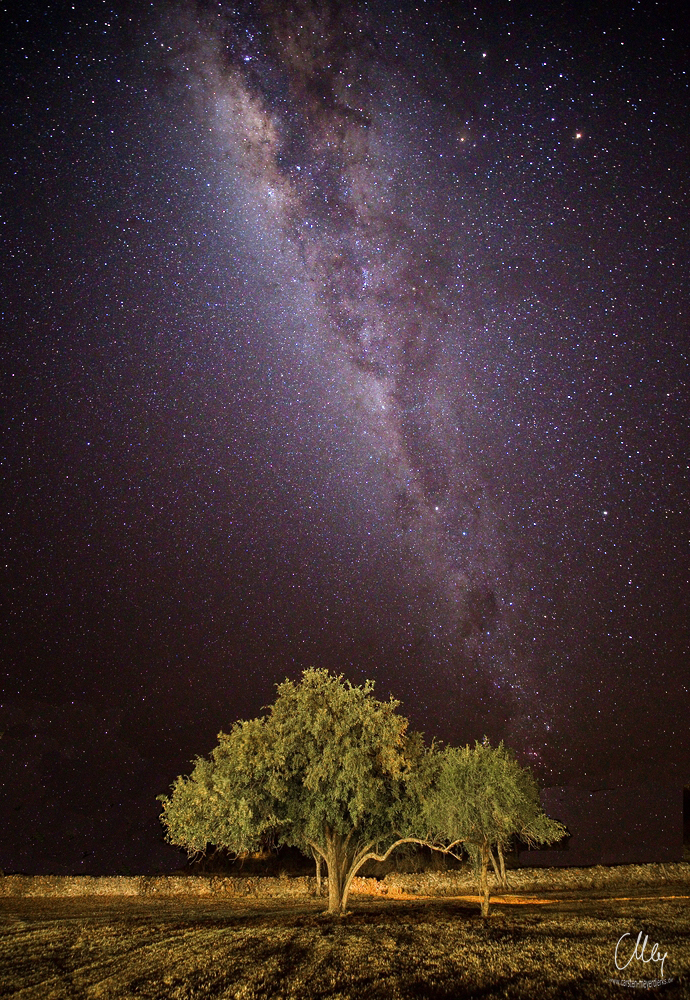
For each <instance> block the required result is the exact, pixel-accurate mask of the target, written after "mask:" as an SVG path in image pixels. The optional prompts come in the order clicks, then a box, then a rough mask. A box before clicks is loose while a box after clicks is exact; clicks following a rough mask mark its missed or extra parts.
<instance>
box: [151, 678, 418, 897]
mask: <svg viewBox="0 0 690 1000" xmlns="http://www.w3.org/2000/svg"><path fill="white" fill-rule="evenodd" d="M373 687H374V685H373V682H372V681H367V682H366V683H365V684H364V685H363V686H361V687H357V686H355V685H353V684H351V683H350V682H349V681H346V680H343V678H342V677H341V676H339V677H335V676H333V675H331V674H329V673H328V671H326V670H314V669H310V670H306V671H304V673H303V675H302V678H301V680H300V681H299V682H297V683H296V682H294V681H290V680H286V681H284V682H283V683H282V684H280V685H278V694H277V698H276V700H275V702H274V704H273V705H272V706H270V707H269V709H268V712H267V714H266V715H264V716H262V717H261V718H258V719H254V720H252V721H250V722H238V723H236V725H235V726H234V727H233V729H232V730H231V732H230V733H228V734H225V733H221V734H219V743H218V746H217V747H216V748H215V749H214V750H213V752H212V754H211V756H210V758H209V759H206V758H198V759H197V760H196V762H195V766H194V770H193V772H192V774H191V775H190V776H189V777H179V778H177V780H176V781H175V783H174V784H173V786H172V794H171V796H170V797H169V798H168V797H166V796H161V797H160V798H161V801H162V802H163V813H162V816H161V819H162V822H163V824H164V825H165V827H166V831H167V839H168V840H169V841H170V842H171V843H173V844H177V845H179V846H183V847H186V848H187V850H188V851H189V852H190V853H192V854H193V853H199V852H203V851H205V849H206V847H207V845H209V844H212V845H214V846H215V847H225V848H227V849H228V850H230V851H232V852H235V853H242V852H244V851H248V850H252V849H255V848H256V847H257V846H258V845H259V844H260V843H261V842H262V841H265V839H266V837H267V836H268V837H272V838H273V839H274V840H275V842H276V843H282V844H286V845H292V846H296V847H298V848H300V850H302V851H303V852H304V853H305V854H306V855H307V856H309V855H310V854H311V855H313V856H314V857H316V858H319V859H323V861H325V863H326V867H327V871H328V895H329V903H328V910H329V912H330V913H343V912H344V911H345V909H346V906H347V899H348V894H349V890H350V885H351V883H352V879H353V878H354V876H355V875H356V873H357V872H358V871H359V870H360V868H361V867H362V865H363V864H364V863H365V862H366V861H367V860H369V859H370V858H375V859H377V860H383V859H384V858H386V857H388V855H389V854H390V853H391V852H392V851H393V850H394V849H395V847H397V846H398V845H399V844H401V843H404V842H405V841H408V840H413V839H418V838H420V834H421V833H422V824H423V822H424V819H423V807H422V798H423V793H424V786H425V782H424V780H422V778H421V775H423V773H424V763H425V759H426V757H427V751H426V749H425V747H424V743H423V741H422V738H421V736H420V735H419V734H414V733H408V721H407V719H405V718H404V717H403V716H401V715H399V714H398V712H397V709H398V706H399V702H397V701H395V700H394V699H392V698H391V699H390V700H389V701H387V702H382V701H378V700H377V699H375V698H374V695H373Z"/></svg>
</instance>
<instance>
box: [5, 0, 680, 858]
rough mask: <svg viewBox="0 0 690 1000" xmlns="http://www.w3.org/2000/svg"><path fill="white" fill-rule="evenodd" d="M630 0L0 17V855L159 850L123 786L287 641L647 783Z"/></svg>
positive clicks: (645, 252) (670, 105) (309, 657)
mask: <svg viewBox="0 0 690 1000" xmlns="http://www.w3.org/2000/svg"><path fill="white" fill-rule="evenodd" d="M670 11H671V8H670V6H667V5H664V4H660V5H657V4H654V5H653V4H645V3H638V4H632V3H631V4H627V5H623V4H621V5H613V6H612V7H610V9H609V8H607V11H606V13H605V14H604V13H598V12H595V11H589V12H583V11H582V10H580V9H579V8H577V7H575V6H573V7H571V6H569V5H567V4H559V5H556V6H553V7H550V8H549V10H548V11H547V12H545V13H539V12H538V11H535V10H532V9H528V8H526V7H524V6H522V5H520V4H515V3H510V2H506V3H504V4H491V5H488V4H487V5H485V6H478V7H470V8H467V10H466V11H465V12H463V13H462V14H460V15H457V14H456V12H455V11H454V9H451V6H450V5H442V4H431V3H427V4H419V5H418V6H417V7H415V6H412V5H409V6H407V5H405V6H402V7H400V8H395V9H392V8H390V7H388V6H386V5H383V4H367V5H354V6H352V7H344V8H340V7H337V6H335V5H333V6H331V5H320V4H315V5H311V4H308V3H296V4H293V5H285V4H280V3H274V4H271V3H266V4H259V3H256V4H246V5H239V6H232V5H230V4H225V3H203V4H198V5H194V4H191V3H188V4H185V3H175V4H172V3H171V4H160V5H154V6H153V7H152V8H151V9H149V10H147V11H146V12H139V11H136V10H133V9H131V8H130V6H128V5H126V4H122V5H120V4H107V3H103V4H98V3H94V4H91V5H89V7H88V9H86V8H84V9H82V8H81V7H79V8H78V9H74V10H73V9H72V6H71V5H69V4H65V5H62V6H59V7H56V8H55V9H54V10H51V11H45V10H44V9H43V8H41V9H39V8H36V9H33V8H30V9H28V10H25V9H24V8H22V10H21V11H18V10H16V9H15V8H14V7H13V6H12V5H10V6H9V7H8V8H7V13H8V15H9V23H10V25H11V30H10V33H9V34H8V41H7V42H6V45H7V47H8V57H9V58H8V65H10V66H11V72H10V73H9V74H8V81H7V84H6V89H5V93H4V94H3V107H4V109H5V110H4V114H3V126H2V127H3V153H2V189H3V194H4V197H3V204H4V205H5V210H4V217H3V222H4V225H3V233H4V236H3V250H4V254H3V256H4V261H5V264H4V266H3V275H2V285H3V299H2V314H3V332H4V341H5V343H6V359H7V360H6V363H5V364H4V365H3V376H2V378H3V381H2V394H3V401H4V406H3V435H2V453H1V456H0V457H1V458H2V469H3V475H4V484H5V489H4V494H5V498H6V499H5V516H4V523H3V529H2V530H3V551H4V553H6V558H5V559H4V560H3V563H4V570H3V573H4V578H3V595H4V598H3V607H4V612H3V613H4V616H5V621H6V624H5V627H4V629H3V636H4V639H3V658H4V663H5V664H6V667H5V682H4V688H3V698H2V707H1V709H0V716H2V720H3V721H2V723H0V728H3V729H4V730H5V737H4V738H3V740H2V743H1V744H0V753H2V754H3V760H4V761H5V764H4V766H5V767H6V773H7V774H9V775H10V778H11V782H10V783H12V782H14V784H15V785H16V783H17V782H18V781H19V778H20V776H21V779H22V782H23V785H24V787H25V789H26V791H25V792H23V793H22V795H23V796H24V798H22V799H21V801H20V799H19V798H17V794H18V793H16V792H15V791H7V792H6V794H7V795H9V796H10V798H12V802H13V803H14V799H15V798H17V802H18V803H19V805H20V807H21V808H19V809H15V807H14V805H13V806H12V809H14V812H12V810H10V812H12V816H11V818H10V819H9V820H7V821H6V827H7V828H6V830H5V831H4V832H3V834H2V838H1V840H2V844H3V845H5V846H3V848H2V850H3V851H4V854H3V855H2V858H0V866H3V865H4V866H5V867H7V868H10V867H11V866H13V865H14V866H15V867H16V866H21V865H22V864H24V865H31V864H34V865H36V864H38V865H40V864H45V865H48V867H50V866H51V865H52V868H51V870H57V869H56V865H63V866H66V868H65V870H67V868H69V866H70V865H71V869H70V870H72V869H73V870H85V869H84V868H83V867H82V868H80V867H79V865H86V866H87V867H88V866H89V865H91V866H92V867H93V870H96V869H97V868H98V866H99V865H100V866H101V867H102V868H105V867H107V866H108V864H110V865H111V867H112V864H113V863H114V861H113V858H114V857H116V856H117V858H119V859H120V860H119V861H118V863H121V864H123V865H125V864H127V863H131V864H134V863H135V861H133V860H132V859H133V858H135V857H136V859H138V860H137V861H136V863H138V864H139V866H140V867H141V866H142V865H143V864H146V863H149V862H147V861H146V860H144V859H145V857H146V856H147V855H146V851H147V850H148V849H149V848H150V850H151V851H153V852H154V853H155V852H156V851H157V852H158V854H156V858H157V859H158V856H159V855H160V858H161V859H162V858H163V856H164V852H165V850H166V849H165V848H163V847H161V846H159V845H157V844H156V843H155V840H156V837H157V836H158V834H157V830H156V827H155V822H156V821H155V812H156V809H155V801H154V800H155V795H156V794H158V793H159V792H160V791H162V790H163V789H164V788H165V787H166V785H167V783H169V781H170V780H171V779H172V777H173V776H174V775H175V774H177V773H179V771H181V770H184V768H185V766H186V764H187V762H188V761H189V759H190V758H191V757H192V756H194V754H196V753H199V752H203V751H204V750H205V749H206V747H207V745H208V746H211V745H212V743H213V740H214V737H215V734H216V732H217V730H218V729H219V728H220V727H221V726H227V725H228V724H230V722H232V721H233V720H234V719H235V718H237V717H243V716H247V715H250V714H251V715H253V714H256V713H257V712H258V711H259V710H260V708H261V706H262V705H265V704H266V703H267V702H268V701H269V700H271V698H272V691H273V684H274V683H275V682H276V681H278V680H281V679H282V678H283V677H284V676H285V675H286V674H289V675H290V676H296V675H297V674H298V673H299V671H300V670H301V669H302V668H303V667H306V666H309V665H317V666H326V667H329V668H331V669H334V670H336V671H338V672H341V671H342V672H345V673H346V674H347V675H348V676H350V677H352V678H353V679H357V680H361V679H363V678H364V677H370V676H371V677H374V678H375V679H376V682H377V690H378V692H379V693H381V694H387V693H388V691H391V692H392V693H393V694H394V695H395V696H397V697H400V698H401V699H402V701H403V711H405V712H406V713H407V714H409V716H410V718H411V720H412V723H413V725H414V726H416V727H418V728H420V729H422V730H423V731H424V732H425V733H426V735H427V737H429V738H431V737H432V736H434V737H436V738H440V739H443V740H450V741H461V740H462V741H467V740H472V739H474V738H475V737H481V735H482V734H483V733H488V734H489V735H490V736H491V738H492V739H494V740H498V739H501V738H503V739H505V740H506V742H507V743H508V744H509V745H511V746H514V747H515V749H516V750H517V751H518V753H519V754H520V755H521V756H522V759H524V760H525V761H526V762H530V763H532V764H533V765H534V766H535V768H536V769H537V773H538V774H539V776H540V779H541V780H542V781H544V782H545V783H547V784H556V783H566V782H568V781H578V780H580V779H582V780H584V778H585V777H589V778H591V779H592V780H597V781H602V782H613V783H614V784H615V783H616V782H619V781H623V780H627V778H628V777H629V776H630V775H631V774H633V773H634V774H636V775H654V774H662V773H663V774H666V775H668V774H673V775H675V777H676V779H677V780H681V778H682V780H684V781H686V782H687V780H688V778H687V770H688V765H689V763H690V761H689V759H688V744H687V726H686V723H685V722H684V720H685V719H687V713H688V708H690V706H689V705H688V683H687V676H688V667H687V662H688V661H687V641H688V634H687V623H688V613H687V612H688V607H687V595H688V579H687V575H688V541H689V534H688V529H689V527H690V525H689V524H688V510H687V495H688V468H689V462H688V431H687V413H688V404H689V402H690V401H689V400H688V386H687V349H688V293H687V277H686V276H687V266H688V256H689V255H688V185H687V160H688V155H687V154H688V138H687V124H688V83H689V81H688V70H687V66H688V58H687V56H688V51H687V44H686V39H685V37H684V36H683V34H682V28H683V25H682V24H681V23H680V19H679V18H678V17H674V16H673V15H672V14H671V12H670ZM57 718H59V719H60V720H61V722H60V726H61V727H62V730H63V731H64V734H65V737H64V740H55V737H54V735H51V736H50V741H51V742H50V747H49V749H46V750H45V751H44V752H43V753H42V754H39V753H36V751H35V746H36V740H39V742H40V740H41V739H45V738H46V737H45V734H46V733H47V732H49V730H50V729H51V726H52V725H53V722H51V720H53V719H57ZM84 720H87V721H86V722H84ZM40 734H44V736H40ZM87 734H88V738H87ZM89 740H92V744H89V742H88V741H89ZM46 745H47V744H46ZM91 745H92V746H98V747H99V749H98V752H97V754H96V753H95V752H92V750H91V749H90V746H91ZM95 757H97V758H98V760H95ZM103 775H111V776H115V775H117V780H115V778H114V777H113V781H112V787H113V788H114V789H115V791H113V793H112V795H108V794H106V792H105V791H103V790H99V788H100V786H101V784H102V776H103ZM683 775H684V778H683ZM77 787H80V788H82V789H83V788H89V789H92V790H93V794H92V797H91V802H92V808H91V811H90V812H89V809H90V807H89V805H88V803H84V802H83V801H82V799H81V798H80V797H79V795H77V792H76V791H75V789H76V788H77ZM8 788H9V786H8ZM20 798H21V796H20ZM111 799H112V801H111ZM48 800H50V802H51V803H52V804H51V809H53V810H54V811H57V812H60V814H61V815H62V816H63V817H66V818H65V819H64V822H63V826H62V828H61V830H62V832H61V833H60V835H59V837H58V838H57V843H58V846H57V847H55V848H54V849H53V848H51V849H50V850H53V854H50V850H48V849H47V848H44V847H41V845H40V843H39V841H36V842H34V841H31V842H30V843H29V844H28V846H25V845H22V846H21V847H18V846H16V845H18V844H19V842H20V840H21V837H22V831H23V830H24V828H25V827H26V825H27V823H29V820H28V819H26V817H30V816H34V817H35V820H34V821H33V822H34V823H35V824H38V826H40V824H41V823H42V822H43V820H40V818H39V817H41V816H45V815H47V813H46V808H47V807H46V802H47V801H48ZM77 800H79V802H77ZM106 800H107V801H106ZM149 800H150V801H149ZM86 813H88V814H89V817H90V818H89V821H88V823H86V824H85V821H84V819H83V816H84V815H85V814H86ZM77 814H78V815H79V816H81V817H82V818H81V819H80V820H79V819H78V818H75V817H77ZM113 815H118V816H124V815H131V816H135V817H144V816H145V817H147V818H146V820H145V821H144V820H141V824H142V825H141V829H140V834H137V836H138V837H139V839H138V840H137V839H136V837H135V838H134V840H133V841H132V843H134V842H135V841H136V843H137V844H138V845H139V846H138V847H137V848H136V850H134V848H133V849H132V850H131V851H130V853H129V854H127V849H126V848H124V847H123V848H120V847H117V848H116V847H115V846H113V845H114V841H113V840H112V836H111V835H110V834H109V833H107V832H106V826H107V823H109V824H110V826H111V827H112V829H118V828H117V824H115V826H113V821H112V819H110V820H108V821H107V823H106V819H105V817H106V816H110V817H112V816H113ZM51 822H53V824H55V822H58V821H57V820H53V821H51ZM122 822H124V820H122ZM133 822H134V821H133ZM137 822H138V821H137ZM80 823H81V824H82V826H84V825H86V826H87V827H88V829H89V830H91V831H92V832H91V833H90V834H89V838H90V839H89V844H91V843H93V844H94V845H100V846H94V847H89V846H88V845H87V846H85V847H84V848H83V850H82V847H81V846H80V845H81V840H80V837H81V834H77V833H74V832H73V831H74V830H75V829H77V828H79V824H80ZM147 823H148V824H149V825H148V826H146V824H147ZM89 824H91V825H89ZM70 831H72V832H70ZM146 831H148V832H146ZM109 837H111V839H110V840H109V839H108V838H109ZM147 838H148V839H147ZM82 839H83V838H82ZM130 839H131V838H130ZM151 844H153V847H151V846H150V845H151ZM108 845H109V846H108ZM147 845H149V846H148V847H147ZM80 851H81V854H83V856H84V858H83V859H82V860H80V859H79V855H80ZM118 852H119V853H118ZM137 852H138V853H137ZM149 857H153V855H149ZM3 859H6V860H3ZM32 859H33V860H32ZM36 859H38V860H36ZM51 859H52V860H51ZM89 859H90V860H89ZM150 863H151V864H154V862H153V861H150ZM155 863H161V864H163V863H165V862H164V860H160V861H158V860H156V862H155Z"/></svg>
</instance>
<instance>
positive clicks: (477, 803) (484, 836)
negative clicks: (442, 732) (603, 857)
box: [426, 742, 567, 847]
mask: <svg viewBox="0 0 690 1000" xmlns="http://www.w3.org/2000/svg"><path fill="white" fill-rule="evenodd" d="M426 816H427V822H428V826H429V830H430V835H431V837H432V838H433V839H435V840H441V841H445V842H448V843H451V842H460V841H461V842H462V843H463V844H465V845H475V846H476V847H481V846H482V845H483V844H487V845H488V846H489V847H494V846H498V845H500V846H501V847H507V845H508V844H509V843H510V841H511V839H512V838H513V837H518V838H519V839H520V840H522V841H524V842H525V843H527V844H530V845H532V846H534V845H535V844H549V843H553V842H554V841H557V840H560V839H561V838H562V837H563V835H564V834H565V833H566V832H567V831H566V829H565V827H564V826H563V825H562V824H561V823H558V822H556V821H555V820H552V819H549V818H548V816H546V815H545V814H544V812H543V810H542V808H541V805H540V802H539V787H538V785H537V782H536V781H535V779H534V776H533V775H532V772H531V771H530V770H529V768H525V767H521V766H520V764H519V763H518V761H517V760H516V759H515V756H514V754H513V753H512V752H511V751H510V750H508V749H507V748H506V747H505V746H504V745H503V743H500V744H499V745H498V746H497V747H492V746H491V745H490V744H489V743H488V742H483V743H479V742H477V743H475V745H474V747H470V746H465V747H446V749H445V750H444V751H442V752H441V753H440V754H439V761H438V773H437V778H436V781H435V785H434V789H433V792H432V793H431V794H430V795H429V798H428V800H427V804H426Z"/></svg>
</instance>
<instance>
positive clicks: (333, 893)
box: [326, 830, 345, 915]
mask: <svg viewBox="0 0 690 1000" xmlns="http://www.w3.org/2000/svg"><path fill="white" fill-rule="evenodd" d="M342 846H343V845H342V837H339V836H338V834H337V833H332V832H331V831H330V830H328V831H327V832H326V868H327V869H328V912H329V913H331V914H333V915H335V914H338V913H341V912H342V907H343V883H344V878H343V875H344V872H343V862H344V860H345V859H344V857H343V853H344V852H343V849H342Z"/></svg>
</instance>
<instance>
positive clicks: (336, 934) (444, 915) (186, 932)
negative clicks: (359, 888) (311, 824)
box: [0, 876, 690, 1000]
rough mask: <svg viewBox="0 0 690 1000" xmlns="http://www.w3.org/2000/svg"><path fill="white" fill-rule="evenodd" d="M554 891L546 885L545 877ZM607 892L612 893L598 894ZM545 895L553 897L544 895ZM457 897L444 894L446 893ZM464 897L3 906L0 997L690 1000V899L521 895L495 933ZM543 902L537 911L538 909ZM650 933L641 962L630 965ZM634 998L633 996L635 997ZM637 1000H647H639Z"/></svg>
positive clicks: (516, 893) (500, 917) (96, 899)
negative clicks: (656, 991) (346, 907)
mask: <svg viewBox="0 0 690 1000" xmlns="http://www.w3.org/2000/svg"><path fill="white" fill-rule="evenodd" d="M542 878H543V876H542ZM600 881H601V880H600ZM541 884H542V885H543V881H542V883H541ZM446 891H447V890H446ZM469 895H470V894H467V895H466V896H464V897H463V896H455V897H451V896H447V895H445V896H417V897H412V896H409V895H406V894H404V892H402V891H400V890H399V889H397V890H396V891H394V892H393V893H392V894H391V895H388V896H374V895H366V894H364V893H359V894H357V895H355V896H353V898H352V901H351V911H350V913H349V914H348V915H347V916H345V917H344V918H342V919H331V918H328V917H327V916H325V915H324V913H323V908H324V901H323V900H320V899H316V898H314V897H309V896H307V895H306V894H305V895H304V896H302V897H295V898H292V899H279V898H274V899H269V898H262V897H261V896H255V895H252V896H239V895H234V896H233V895H227V894H222V895H219V896H218V895H216V896H206V897H200V896H185V895H171V896H168V897H156V896H155V895H153V894H152V895H149V896H124V897H123V896H112V895H110V896H74V897H67V898H66V897H57V896H54V897H52V898H47V897H41V896H24V897H21V896H16V895H15V896H10V895H8V896H4V897H1V898H0V994H1V995H3V996H6V997H15V998H16V1000H19V998H21V1000H34V998H35V1000H39V998H40V1000H53V998H55V1000H58V998H60V1000H62V998H64V1000H72V998H89V1000H91V998H108V1000H109V998H124V997H144V998H150V1000H153V998H156V1000H170V998H180V1000H181V998H185V1000H186V998H190V1000H191V998H203V1000H206V998H209V1000H214V998H221V997H222V998H243V1000H253V998H266V1000H281V998H299V1000H317V998H318V1000H321V998H324V1000H325V998H328V1000H345V998H348V1000H349V998H362V997H366V998H367V1000H379V998H380V1000H396V998H418V1000H426V998H428V1000H461V998H465V997H468V998H469V997H472V998H475V997H481V998H483V1000H493V998H499V997H501V998H505V997H510V998H520V1000H527V998H529V1000H546V998H554V1000H556V998H558V1000H560V998H573V1000H574V998H578V1000H580V998H583V1000H587V998H599V997H602V998H604V997H614V996H618V997H621V996H623V997H625V996H630V993H629V992H628V991H627V989H626V988H625V987H623V986H621V985H616V984H612V983H611V982H610V981H609V980H611V979H621V980H623V979H624V980H626V981H630V980H634V981H636V982H639V981H647V982H648V981H650V980H657V979H659V978H660V977H661V967H660V962H658V961H657V962H654V961H649V958H650V957H651V955H652V952H653V946H654V944H657V945H658V948H657V951H656V955H657V958H660V957H661V956H662V955H664V953H665V954H666V955H667V957H666V959H665V960H664V968H663V977H664V979H667V980H669V979H672V980H673V981H672V982H670V983H668V984H666V985H664V986H662V987H661V988H660V989H661V990H662V991H663V992H664V993H666V994H667V995H668V996H669V997H690V906H689V905H688V904H689V903H690V888H689V886H688V883H687V882H678V883H672V882H667V883H666V884H665V885H663V886H659V885H657V886H650V885H638V886H637V887H635V886H630V887H629V888H628V889H625V890H622V889H621V887H620V884H619V885H618V886H617V887H601V888H598V889H597V888H590V889H586V890H584V889H582V888H570V887H567V888H566V887H565V886H563V885H562V886H560V887H559V888H558V889H552V890H540V891H539V892H536V893H535V892H534V891H530V889H529V887H527V888H526V887H518V888H515V889H513V890H511V893H510V895H508V896H506V897H503V898H504V899H506V900H510V901H505V902H502V901H500V900H501V897H497V899H496V902H495V903H494V905H493V907H492V916H491V917H490V918H489V919H488V920H482V919H481V917H480V916H479V914H478V907H477V904H476V902H475V901H474V900H473V899H471V898H468V896H469ZM535 900H540V902H535ZM640 932H643V934H642V938H641V939H640V945H642V944H643V941H644V937H645V935H646V936H647V945H646V949H645V952H644V958H645V959H647V961H640V960H639V959H636V958H633V959H632V960H631V962H630V964H629V965H628V966H627V968H626V969H625V970H623V971H617V970H616V967H615V963H614V954H615V949H616V943H617V942H618V941H619V939H620V938H621V936H622V935H624V934H627V935H628V937H626V938H623V940H622V942H621V945H620V946H619V952H618V957H619V964H623V962H624V961H627V960H628V959H629V958H630V957H631V955H633V952H634V948H635V943H636V941H637V939H638V935H639V934H640ZM633 995H635V994H633ZM637 995H638V996H639V993H638V994H637Z"/></svg>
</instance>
